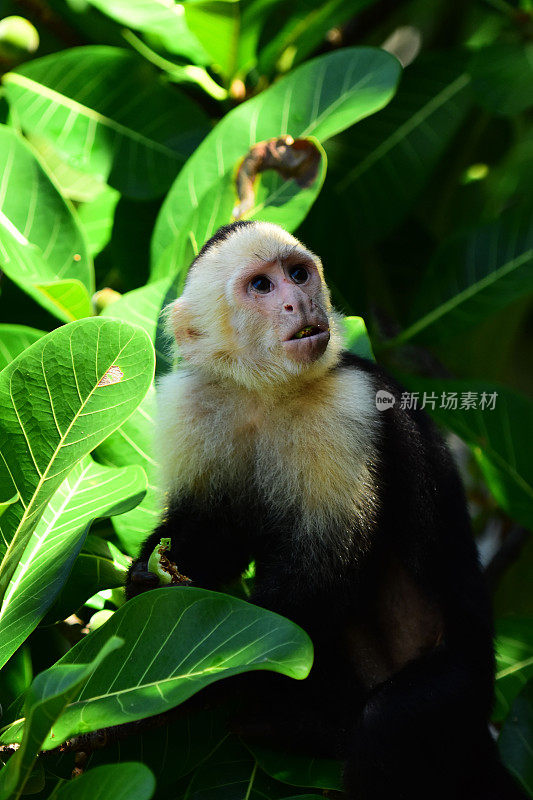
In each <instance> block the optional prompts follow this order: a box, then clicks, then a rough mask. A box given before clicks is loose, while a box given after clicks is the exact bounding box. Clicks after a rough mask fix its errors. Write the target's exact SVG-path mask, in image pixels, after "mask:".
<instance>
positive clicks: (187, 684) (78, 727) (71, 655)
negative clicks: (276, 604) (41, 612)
mask: <svg viewBox="0 0 533 800" xmlns="http://www.w3.org/2000/svg"><path fill="white" fill-rule="evenodd" d="M116 631H120V636H121V637H122V638H124V639H125V642H126V646H125V648H124V649H123V650H122V651H121V655H120V656H119V655H118V654H117V655H116V658H115V657H111V658H110V659H109V660H108V661H107V662H106V664H105V665H104V666H103V668H102V669H100V670H96V672H95V673H94V676H93V678H92V680H91V682H90V683H89V684H88V685H87V687H86V688H85V689H84V690H83V691H82V692H80V694H79V695H78V696H77V697H76V698H75V700H73V702H72V703H70V705H69V706H68V707H67V708H66V710H65V712H64V713H63V715H62V717H61V719H60V720H59V721H58V723H57V725H55V726H54V739H50V738H48V739H47V740H46V742H45V743H44V745H43V747H44V749H50V748H52V747H55V746H57V745H58V744H59V743H60V742H62V741H64V740H65V739H67V738H68V737H69V736H72V735H73V734H75V733H83V732H85V731H91V730H96V729H97V728H101V727H103V726H109V725H115V724H119V723H122V722H132V721H133V720H136V719H142V718H144V717H148V716H151V715H153V714H158V713H160V712H163V711H166V710H168V709H169V708H173V707H174V706H176V705H179V703H182V702H183V701H184V700H186V699H187V698H188V697H190V696H191V695H193V694H194V693H195V692H197V691H199V690H200V689H202V688H204V687H205V686H208V685H209V684H210V683H213V681H216V680H220V679H221V678H226V677H229V676H230V675H236V674H238V673H240V672H247V671H249V670H256V669H266V670H273V671H276V672H281V673H283V674H284V675H288V676H290V677H292V678H296V679H302V678H305V677H306V676H307V674H308V672H309V670H310V668H311V663H312V658H313V655H312V654H313V648H312V644H311V640H310V639H309V637H308V636H307V634H306V633H305V632H304V631H303V630H302V629H301V628H299V627H298V626H297V625H295V624H294V623H292V622H290V621H289V620H287V619H284V618H283V617H280V616H278V615H277V614H274V613H272V612H270V611H266V610H265V609H262V608H258V607H257V606H253V605H251V604H250V603H246V602H244V601H242V600H237V599H236V598H234V597H230V596H229V595H223V594H219V593H218V592H208V591H206V590H205V589H193V588H191V587H187V588H180V587H172V588H169V589H156V590H155V591H151V592H146V593H144V594H142V595H139V596H138V597H135V598H133V600H130V601H129V602H128V603H126V604H125V605H124V606H122V607H121V608H120V609H119V610H118V611H117V612H116V613H115V614H113V616H112V617H111V619H110V620H109V621H108V622H106V623H105V625H103V626H102V627H101V628H98V630H96V631H95V632H94V633H92V634H91V635H90V636H87V637H86V638H85V639H83V640H82V641H81V642H79V643H78V644H77V645H75V646H74V647H73V648H72V649H71V650H69V652H68V653H67V654H66V655H65V656H63V658H62V659H61V660H60V662H59V664H73V663H79V662H85V661H86V660H87V659H91V658H92V657H93V655H94V654H95V653H97V652H98V650H99V648H100V647H101V646H102V643H103V642H105V641H106V640H107V639H109V637H110V636H114V635H115V633H116ZM19 727H20V726H17V725H15V726H13V727H11V728H9V730H8V731H6V733H4V735H3V737H2V740H3V741H7V740H9V741H18V740H19V735H20V733H19ZM13 737H15V738H13Z"/></svg>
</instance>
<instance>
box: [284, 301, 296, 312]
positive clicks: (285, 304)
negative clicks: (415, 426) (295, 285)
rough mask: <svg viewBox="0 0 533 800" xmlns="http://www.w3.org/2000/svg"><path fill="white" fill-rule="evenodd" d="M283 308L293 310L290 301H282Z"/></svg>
mask: <svg viewBox="0 0 533 800" xmlns="http://www.w3.org/2000/svg"><path fill="white" fill-rule="evenodd" d="M283 308H284V309H285V311H294V308H293V307H292V306H291V304H290V303H284V305H283Z"/></svg>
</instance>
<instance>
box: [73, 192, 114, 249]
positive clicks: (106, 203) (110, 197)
mask: <svg viewBox="0 0 533 800" xmlns="http://www.w3.org/2000/svg"><path fill="white" fill-rule="evenodd" d="M119 200H120V194H119V193H118V192H117V191H116V189H112V188H111V187H110V186H106V187H105V188H104V189H103V191H101V192H100V193H99V194H98V195H97V196H96V197H95V198H94V199H93V200H89V201H88V202H86V203H82V204H81V205H80V206H79V207H78V220H79V223H80V225H81V227H82V228H83V232H84V233H85V236H86V238H87V243H88V246H89V251H90V253H91V255H92V256H95V255H97V254H98V253H100V252H101V251H102V250H103V249H104V247H105V246H106V244H107V243H108V242H109V240H110V239H111V234H112V232H113V223H114V219H115V209H116V207H117V203H118V201H119Z"/></svg>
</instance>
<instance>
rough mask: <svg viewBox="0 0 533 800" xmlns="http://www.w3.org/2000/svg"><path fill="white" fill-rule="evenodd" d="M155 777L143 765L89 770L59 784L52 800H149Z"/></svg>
mask: <svg viewBox="0 0 533 800" xmlns="http://www.w3.org/2000/svg"><path fill="white" fill-rule="evenodd" d="M154 791H155V778H154V776H153V774H152V772H151V771H150V770H149V769H148V767H146V766H145V765H144V764H140V763H138V762H137V763H136V762H129V763H128V762H124V763H122V764H112V765H109V766H105V767H97V768H96V769H91V770H89V772H86V773H85V774H84V775H80V776H79V777H78V778H75V779H74V780H72V781H70V782H69V783H67V784H63V786H61V787H60V788H59V791H58V792H57V793H56V794H54V796H53V798H54V800H150V798H151V797H152V795H153V793H154Z"/></svg>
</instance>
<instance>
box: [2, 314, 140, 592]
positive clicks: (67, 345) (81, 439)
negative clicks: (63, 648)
mask: <svg viewBox="0 0 533 800" xmlns="http://www.w3.org/2000/svg"><path fill="white" fill-rule="evenodd" d="M117 371H119V372H121V373H122V377H121V378H119V377H118V374H117ZM111 375H113V377H112V378H110V376H111ZM152 375H153V350H152V345H151V342H150V340H149V338H148V336H147V335H146V333H145V332H144V331H143V330H141V329H140V328H137V327H134V326H132V325H128V324H127V323H124V322H119V321H118V320H106V319H87V320H80V321H79V322H73V323H71V324H70V325H65V326H64V327H62V328H59V329H57V330H55V331H53V332H52V333H50V334H48V335H47V336H43V337H42V338H41V339H39V340H38V341H37V342H35V344H33V345H32V346H31V347H29V348H28V349H27V350H25V351H24V352H23V353H22V354H21V355H19V356H18V357H17V358H16V359H15V360H14V361H12V362H11V364H9V365H8V366H7V367H5V369H4V370H3V371H2V372H1V373H0V482H3V483H4V485H5V486H6V487H11V489H12V493H14V492H15V491H16V492H18V494H19V497H20V500H19V502H17V503H14V504H13V505H12V506H10V507H9V508H8V509H7V510H6V512H5V513H4V514H3V516H2V518H1V522H0V530H1V532H2V538H1V539H0V554H1V556H2V562H1V565H0V596H1V597H3V596H4V593H5V591H6V589H7V586H8V584H9V581H10V580H11V578H12V576H13V573H14V571H15V569H16V567H17V564H18V562H19V561H20V558H21V556H22V553H23V551H24V549H25V547H26V546H27V544H28V542H29V540H30V537H31V535H32V533H33V531H34V530H35V527H36V525H37V523H38V522H39V519H40V518H41V516H42V514H43V512H44V510H45V508H46V506H47V504H48V502H49V500H50V499H51V497H52V495H53V494H54V492H55V491H56V489H58V488H59V486H60V484H61V483H62V482H63V480H64V479H65V478H66V477H67V475H68V473H69V472H70V470H71V469H72V468H73V467H74V466H75V464H76V463H77V462H78V461H80V460H81V459H82V458H83V456H85V455H87V454H88V453H89V452H90V451H91V450H93V449H94V448H95V447H96V446H97V445H98V444H99V443H100V442H101V441H103V439H105V438H106V436H108V435H109V434H110V433H112V431H113V430H115V429H116V428H117V427H118V426H119V425H120V424H121V423H122V422H123V421H124V420H125V419H127V418H128V416H129V415H130V414H131V413H132V412H133V411H134V409H135V408H136V406H137V405H138V404H139V402H140V401H141V400H142V398H143V397H144V395H145V393H146V391H147V389H148V387H149V385H150V383H151V381H152Z"/></svg>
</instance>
